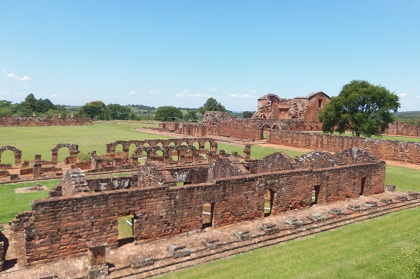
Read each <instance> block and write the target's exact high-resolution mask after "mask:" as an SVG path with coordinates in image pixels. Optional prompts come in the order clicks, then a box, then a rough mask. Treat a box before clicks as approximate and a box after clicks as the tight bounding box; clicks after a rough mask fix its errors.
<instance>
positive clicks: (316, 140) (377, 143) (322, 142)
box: [268, 131, 420, 164]
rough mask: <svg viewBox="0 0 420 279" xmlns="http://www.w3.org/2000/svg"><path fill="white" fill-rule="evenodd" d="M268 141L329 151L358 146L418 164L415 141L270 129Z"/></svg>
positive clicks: (418, 149) (419, 156)
mask: <svg viewBox="0 0 420 279" xmlns="http://www.w3.org/2000/svg"><path fill="white" fill-rule="evenodd" d="M268 142H269V143H274V144H280V145H288V146H294V147H302V148H308V149H314V150H326V151H330V152H339V151H341V150H343V149H347V148H351V147H358V148H359V149H363V150H365V151H367V152H369V153H371V154H372V155H374V156H375V157H377V158H380V159H383V160H394V161H403V162H407V163H412V164H420V143H415V142H404V141H390V140H380V139H369V138H366V139H365V138H357V137H345V136H334V135H329V134H317V133H304V132H292V131H272V132H271V134H270V137H269V139H268Z"/></svg>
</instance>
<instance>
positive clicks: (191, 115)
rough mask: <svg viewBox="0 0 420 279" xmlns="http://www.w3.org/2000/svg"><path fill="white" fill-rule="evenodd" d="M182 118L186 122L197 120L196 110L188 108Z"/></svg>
mask: <svg viewBox="0 0 420 279" xmlns="http://www.w3.org/2000/svg"><path fill="white" fill-rule="evenodd" d="M184 120H185V121H187V122H197V121H198V117H197V111H195V110H188V111H187V114H186V115H185V116H184Z"/></svg>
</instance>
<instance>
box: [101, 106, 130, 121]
mask: <svg viewBox="0 0 420 279" xmlns="http://www.w3.org/2000/svg"><path fill="white" fill-rule="evenodd" d="M130 112H131V108H130V107H129V106H122V105H119V104H109V105H107V106H106V114H107V115H106V116H107V119H108V120H115V119H117V120H128V118H129V116H130Z"/></svg>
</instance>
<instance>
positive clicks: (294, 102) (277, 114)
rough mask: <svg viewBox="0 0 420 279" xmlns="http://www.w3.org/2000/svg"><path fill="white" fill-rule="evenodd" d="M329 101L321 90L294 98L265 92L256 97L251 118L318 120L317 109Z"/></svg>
mask: <svg viewBox="0 0 420 279" xmlns="http://www.w3.org/2000/svg"><path fill="white" fill-rule="evenodd" d="M329 101H330V97H329V96H328V95H327V94H325V93H324V92H322V91H317V92H313V93H311V94H309V95H308V96H306V97H296V98H294V99H282V98H280V97H279V96H277V95H275V94H267V95H264V96H262V97H261V98H259V99H258V109H257V111H256V112H255V113H254V115H253V116H252V118H262V119H300V120H305V121H318V113H319V111H320V110H322V109H323V108H324V106H325V104H326V103H328V102H329Z"/></svg>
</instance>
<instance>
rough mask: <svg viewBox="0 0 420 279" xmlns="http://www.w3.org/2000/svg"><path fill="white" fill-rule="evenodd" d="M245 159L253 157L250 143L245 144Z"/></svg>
mask: <svg viewBox="0 0 420 279" xmlns="http://www.w3.org/2000/svg"><path fill="white" fill-rule="evenodd" d="M244 159H245V160H249V159H251V145H250V144H245V149H244Z"/></svg>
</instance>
